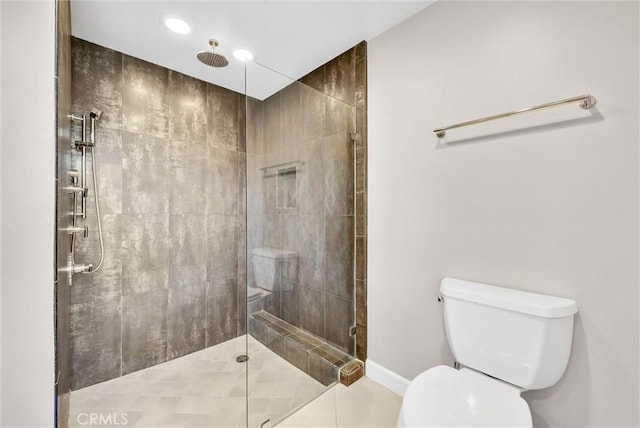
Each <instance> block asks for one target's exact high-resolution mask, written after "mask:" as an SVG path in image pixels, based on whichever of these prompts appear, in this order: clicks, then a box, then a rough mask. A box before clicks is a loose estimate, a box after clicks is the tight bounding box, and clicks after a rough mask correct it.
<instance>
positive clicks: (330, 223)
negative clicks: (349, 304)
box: [325, 216, 354, 300]
mask: <svg viewBox="0 0 640 428" xmlns="http://www.w3.org/2000/svg"><path fill="white" fill-rule="evenodd" d="M325 224H326V228H325V240H326V244H325V281H326V284H325V291H327V292H329V293H332V294H335V295H337V296H340V297H343V298H345V299H348V300H353V294H354V283H353V257H354V255H353V241H352V240H350V239H345V237H349V236H351V237H352V236H354V231H353V216H328V217H327V218H326V220H325Z"/></svg>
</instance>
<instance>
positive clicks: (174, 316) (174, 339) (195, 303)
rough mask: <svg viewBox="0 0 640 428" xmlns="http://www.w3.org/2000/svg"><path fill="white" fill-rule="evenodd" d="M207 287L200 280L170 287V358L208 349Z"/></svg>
mask: <svg viewBox="0 0 640 428" xmlns="http://www.w3.org/2000/svg"><path fill="white" fill-rule="evenodd" d="M206 288H207V284H206V283H205V282H200V283H195V284H188V285H182V284H179V285H175V286H174V285H173V284H172V287H171V288H170V289H169V309H168V338H167V343H168V344H167V346H168V348H167V349H168V359H170V360H171V359H173V358H178V357H181V356H183V355H186V354H189V353H191V352H194V351H197V350H200V349H204V346H205V307H206V305H205V295H206Z"/></svg>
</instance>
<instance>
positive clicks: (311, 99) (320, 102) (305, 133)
mask: <svg viewBox="0 0 640 428" xmlns="http://www.w3.org/2000/svg"><path fill="white" fill-rule="evenodd" d="M300 91H301V104H302V108H301V111H302V113H301V115H302V116H301V120H302V137H301V142H302V143H306V142H309V141H314V140H317V139H318V138H322V137H324V136H325V120H326V98H327V97H326V96H325V95H324V94H323V93H321V92H318V91H316V90H315V89H311V88H308V87H302V88H301V89H300Z"/></svg>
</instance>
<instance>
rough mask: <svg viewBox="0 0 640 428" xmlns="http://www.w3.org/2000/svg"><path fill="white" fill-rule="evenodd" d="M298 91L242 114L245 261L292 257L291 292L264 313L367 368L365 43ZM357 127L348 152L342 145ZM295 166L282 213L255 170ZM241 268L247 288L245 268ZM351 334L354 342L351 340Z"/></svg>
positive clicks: (271, 301)
mask: <svg viewBox="0 0 640 428" xmlns="http://www.w3.org/2000/svg"><path fill="white" fill-rule="evenodd" d="M300 82H302V83H303V84H304V85H300V84H298V83H293V84H291V85H289V86H288V87H286V88H285V89H283V90H281V91H280V92H278V93H276V94H274V95H272V96H271V97H269V98H267V99H266V100H264V102H263V103H261V104H259V105H256V106H254V107H253V108H250V109H249V111H248V115H247V118H248V139H247V156H248V160H247V171H248V172H247V174H248V175H247V179H248V192H249V194H248V204H249V205H248V219H249V220H248V221H249V224H248V229H247V230H248V232H247V233H248V238H247V239H248V242H247V254H248V256H249V257H251V250H252V249H253V248H257V247H263V246H264V247H275V248H282V249H288V250H295V251H298V253H299V257H298V270H297V275H296V277H295V278H287V281H285V282H289V283H291V286H286V287H283V289H284V290H287V291H282V290H275V291H274V292H273V294H272V295H271V296H269V298H268V299H266V301H265V305H264V306H263V308H264V309H265V310H267V311H269V312H270V313H272V314H273V315H276V316H278V317H280V318H282V319H284V320H286V321H288V322H290V323H292V324H294V325H296V326H299V327H301V328H303V329H305V330H307V331H309V332H311V333H313V334H315V335H318V336H320V337H322V338H324V339H326V340H327V341H329V342H331V343H332V344H334V345H335V346H337V347H339V348H340V349H342V350H343V351H345V352H348V353H350V354H354V353H355V354H356V355H357V357H358V358H360V359H362V360H364V359H366V329H367V315H366V219H367V208H366V192H367V188H366V167H367V165H366V149H367V126H366V43H365V42H362V43H360V44H358V45H357V46H355V47H354V48H352V49H350V50H348V51H346V52H344V53H343V54H341V55H340V56H338V57H336V58H335V59H333V60H332V61H330V62H328V63H326V64H325V65H323V66H321V67H319V68H318V69H316V70H314V71H313V72H311V73H309V74H308V75H307V76H305V77H303V78H302V79H300ZM354 122H355V123H354ZM354 126H355V129H357V132H358V136H357V140H356V144H355V150H354V148H353V147H354V145H353V143H352V142H351V140H350V136H349V132H350V131H353V130H354ZM354 158H355V159H354ZM294 161H299V162H301V163H303V167H302V171H301V172H300V173H298V174H296V175H297V178H296V180H297V183H296V185H297V201H296V202H297V203H296V205H295V208H288V209H283V208H281V207H279V206H278V204H277V197H278V195H277V185H276V176H275V175H273V176H270V177H265V176H263V175H262V171H260V168H261V167H265V166H270V165H277V164H282V163H286V162H294ZM354 161H355V180H354ZM354 181H355V184H354ZM354 186H355V188H354ZM249 263H250V260H249ZM354 265H355V267H354ZM248 269H249V271H248V282H249V284H250V285H252V284H254V283H255V280H254V273H253V269H252V266H251V264H249V265H248ZM354 269H355V272H354ZM354 277H355V278H357V281H355V284H354ZM354 307H355V308H354ZM354 309H355V310H354ZM353 325H357V337H356V340H355V343H354V340H353V338H351V337H350V336H349V328H350V327H351V326H353Z"/></svg>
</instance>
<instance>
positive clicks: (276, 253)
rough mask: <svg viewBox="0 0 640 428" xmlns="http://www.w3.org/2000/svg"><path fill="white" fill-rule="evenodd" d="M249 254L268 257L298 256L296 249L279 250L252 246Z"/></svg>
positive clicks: (285, 257)
mask: <svg viewBox="0 0 640 428" xmlns="http://www.w3.org/2000/svg"><path fill="white" fill-rule="evenodd" d="M251 254H253V255H254V256H262V257H268V258H270V259H288V258H291V257H298V252H297V251H292V250H281V249H280V248H270V247H262V248H254V249H253V250H252V251H251Z"/></svg>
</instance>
